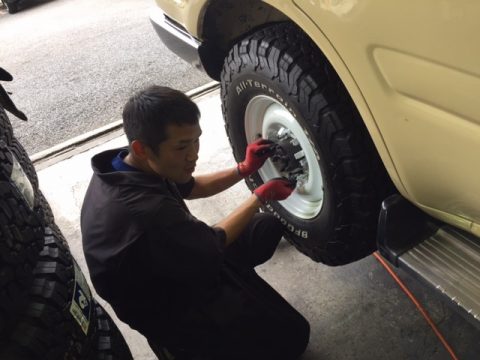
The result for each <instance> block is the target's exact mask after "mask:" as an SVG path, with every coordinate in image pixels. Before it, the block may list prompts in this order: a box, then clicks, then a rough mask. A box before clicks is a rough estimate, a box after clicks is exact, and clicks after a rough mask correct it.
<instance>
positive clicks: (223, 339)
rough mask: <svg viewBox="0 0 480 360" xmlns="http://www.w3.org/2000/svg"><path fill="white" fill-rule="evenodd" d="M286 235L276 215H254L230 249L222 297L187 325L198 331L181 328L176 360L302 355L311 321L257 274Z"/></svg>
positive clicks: (280, 359) (283, 359) (287, 359)
mask: <svg viewBox="0 0 480 360" xmlns="http://www.w3.org/2000/svg"><path fill="white" fill-rule="evenodd" d="M282 231H283V228H282V225H281V223H280V222H279V221H278V220H277V219H276V218H275V217H273V216H272V215H269V214H256V215H255V216H254V218H253V219H252V221H251V222H250V223H249V225H248V226H247V228H246V229H245V230H244V231H243V233H242V234H241V236H240V237H239V239H237V240H236V241H235V242H234V243H233V244H231V245H230V246H229V247H228V248H227V249H226V252H225V268H224V271H223V272H222V281H223V285H224V286H222V291H221V294H219V296H218V299H217V300H216V301H213V302H212V303H211V304H209V305H208V306H207V307H206V308H203V309H202V317H201V319H199V320H198V321H197V322H196V323H195V325H192V326H189V327H190V328H195V329H196V330H192V331H191V332H190V329H183V331H182V334H181V335H179V336H181V337H182V338H183V339H184V342H185V343H184V344H183V346H181V348H180V347H173V348H172V347H170V348H169V351H170V352H171V353H173V354H174V356H175V359H176V360H197V359H198V360H207V359H208V360H247V359H248V360H257V359H258V360H260V359H261V360H269V359H272V360H294V359H297V358H298V357H299V356H300V355H301V354H302V353H303V352H304V350H305V348H306V346H307V344H308V341H309V335H310V326H309V324H308V322H307V320H305V318H304V317H303V316H302V315H301V314H300V313H298V312H297V311H296V310H295V309H294V308H293V307H292V306H291V305H290V304H288V303H287V301H286V300H285V299H283V298H282V297H281V296H280V294H278V293H277V292H276V291H275V290H274V289H273V288H271V287H270V286H269V285H268V284H267V283H266V282H265V281H264V280H263V279H262V278H260V277H259V276H258V275H257V274H256V272H255V271H254V267H255V266H257V265H260V264H263V263H264V262H266V261H267V260H269V259H270V258H271V257H272V255H273V253H274V252H275V249H276V248H277V245H278V243H279V242H280V239H281V237H282ZM202 321H205V324H199V322H202ZM202 327H203V329H200V328H202ZM150 344H151V346H152V348H153V349H154V351H155V352H156V353H157V356H159V358H160V359H163V358H162V357H161V355H160V354H159V352H160V350H159V349H158V347H157V346H156V345H155V343H152V342H151V341H150Z"/></svg>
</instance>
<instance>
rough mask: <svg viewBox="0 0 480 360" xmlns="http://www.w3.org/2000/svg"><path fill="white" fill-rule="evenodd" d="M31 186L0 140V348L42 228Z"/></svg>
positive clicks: (28, 278)
mask: <svg viewBox="0 0 480 360" xmlns="http://www.w3.org/2000/svg"><path fill="white" fill-rule="evenodd" d="M33 203H34V194H33V189H32V186H31V184H29V182H28V179H27V177H26V176H25V174H24V173H23V170H22V168H21V166H20V164H19V163H18V161H17V160H16V159H15V157H14V155H13V154H12V153H11V152H10V151H9V148H8V147H7V146H6V145H5V143H4V142H3V141H0V348H1V347H2V346H3V344H4V343H5V341H6V339H7V337H8V335H9V334H10V332H11V331H12V329H13V327H14V324H15V322H16V321H17V317H18V316H19V313H20V311H21V310H23V307H24V306H25V305H26V303H27V293H28V288H29V286H30V285H31V283H32V282H33V278H34V276H33V269H34V268H35V265H36V262H37V259H38V256H39V251H40V249H41V248H42V244H43V226H42V222H41V220H40V219H39V218H38V217H37V215H36V213H35V212H34V210H33Z"/></svg>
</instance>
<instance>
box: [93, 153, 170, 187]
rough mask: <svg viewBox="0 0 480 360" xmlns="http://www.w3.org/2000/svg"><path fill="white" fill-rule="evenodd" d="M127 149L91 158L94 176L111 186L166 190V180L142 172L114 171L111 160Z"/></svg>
mask: <svg viewBox="0 0 480 360" xmlns="http://www.w3.org/2000/svg"><path fill="white" fill-rule="evenodd" d="M126 149H127V148H117V149H112V150H107V151H104V152H101V153H99V154H97V155H95V156H93V157H92V161H91V164H92V169H93V172H94V174H95V175H97V176H98V177H99V178H100V179H102V180H103V181H105V182H106V183H109V184H112V185H136V186H145V187H155V188H162V189H166V180H165V179H164V178H162V177H160V176H157V175H154V174H149V173H146V172H144V171H115V169H114V168H113V167H112V160H113V159H114V158H115V157H116V156H117V155H118V153H120V152H121V151H123V150H126Z"/></svg>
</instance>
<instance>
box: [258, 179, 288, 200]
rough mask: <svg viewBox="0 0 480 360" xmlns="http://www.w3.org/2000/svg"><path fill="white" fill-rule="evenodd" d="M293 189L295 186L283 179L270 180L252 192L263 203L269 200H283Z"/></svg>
mask: <svg viewBox="0 0 480 360" xmlns="http://www.w3.org/2000/svg"><path fill="white" fill-rule="evenodd" d="M294 189H295V185H294V184H292V183H291V182H290V181H288V180H287V179H285V178H277V179H272V180H270V181H269V182H267V183H265V184H263V185H261V186H259V187H258V188H256V189H255V191H254V192H253V193H254V194H255V195H256V196H257V197H258V199H259V200H260V201H261V202H262V203H264V202H266V201H269V200H285V199H286V198H287V197H289V196H290V194H291V193H292V192H293V190H294Z"/></svg>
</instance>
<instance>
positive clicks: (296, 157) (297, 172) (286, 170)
mask: <svg viewBox="0 0 480 360" xmlns="http://www.w3.org/2000/svg"><path fill="white" fill-rule="evenodd" d="M268 139H269V140H271V141H273V142H274V143H276V147H275V154H274V155H273V157H272V162H273V164H274V166H275V168H276V169H277V170H278V171H279V172H280V174H281V175H282V176H285V177H287V178H289V179H290V180H295V181H296V182H298V181H299V180H301V179H302V178H305V177H308V163H307V161H306V159H305V153H304V152H303V149H302V147H301V146H300V143H299V141H298V140H297V139H296V138H295V135H294V134H293V133H292V132H291V131H290V130H288V129H287V128H284V127H281V128H280V129H279V130H278V131H277V132H273V133H272V134H269V136H268Z"/></svg>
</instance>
